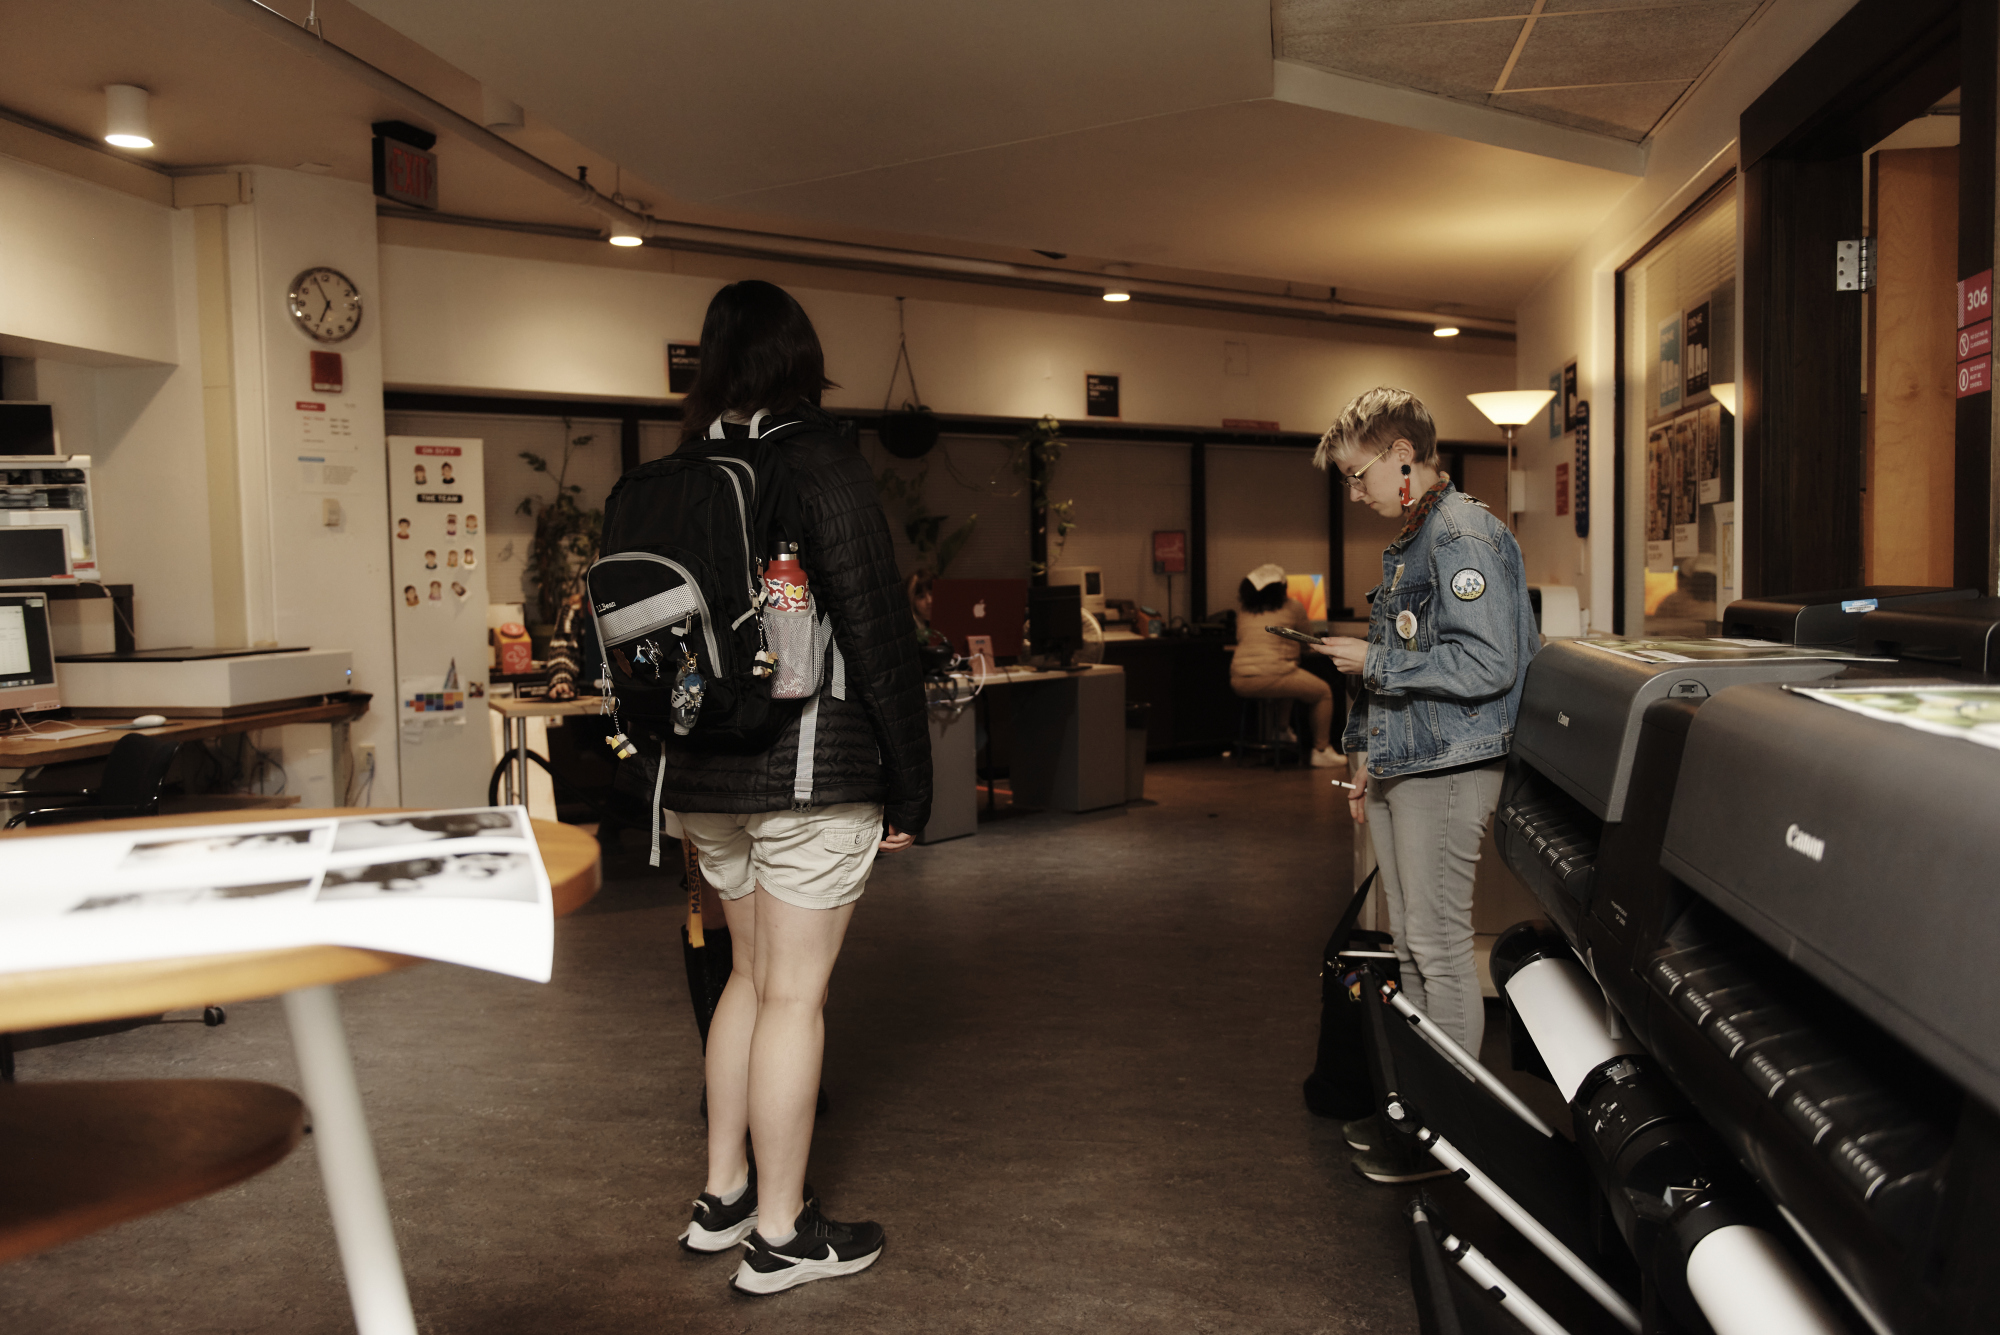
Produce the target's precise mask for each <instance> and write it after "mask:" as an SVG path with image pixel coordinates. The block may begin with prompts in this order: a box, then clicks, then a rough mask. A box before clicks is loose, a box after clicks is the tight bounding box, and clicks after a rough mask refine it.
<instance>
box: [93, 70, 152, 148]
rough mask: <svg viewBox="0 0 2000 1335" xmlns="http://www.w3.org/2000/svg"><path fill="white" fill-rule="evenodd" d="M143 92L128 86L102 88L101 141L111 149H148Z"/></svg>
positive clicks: (149, 133) (148, 128)
mask: <svg viewBox="0 0 2000 1335" xmlns="http://www.w3.org/2000/svg"><path fill="white" fill-rule="evenodd" d="M147 100H148V99H147V95H146V90H145V89H143V88H141V87H139V86H137V85H136V84H129V83H108V84H106V85H104V142H105V143H107V144H110V145H112V146H113V147H115V148H151V147H152V146H153V130H152V126H151V124H150V123H149V122H148V119H147V115H146V103H147Z"/></svg>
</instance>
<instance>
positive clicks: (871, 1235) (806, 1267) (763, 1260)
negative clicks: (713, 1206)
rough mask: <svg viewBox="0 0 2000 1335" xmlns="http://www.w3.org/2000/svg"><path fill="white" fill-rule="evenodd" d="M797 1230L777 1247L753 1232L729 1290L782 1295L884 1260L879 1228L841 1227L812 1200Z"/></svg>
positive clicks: (858, 1271) (800, 1218)
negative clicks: (813, 1282) (785, 1291)
mask: <svg viewBox="0 0 2000 1335" xmlns="http://www.w3.org/2000/svg"><path fill="white" fill-rule="evenodd" d="M794 1227H795V1228H796V1229H797V1231H796V1232H795V1233H793V1235H792V1237H791V1239H790V1241H788V1242H785V1243H782V1244H780V1245H778V1246H775V1247H774V1246H772V1245H771V1244H770V1243H768V1242H766V1241H764V1235H763V1234H762V1233H757V1232H754V1231H753V1232H752V1233H751V1234H750V1238H749V1241H747V1242H746V1243H744V1248H745V1255H744V1257H743V1264H742V1265H740V1266H738V1267H736V1273H735V1275H733V1276H731V1278H730V1280H729V1287H730V1288H732V1289H734V1290H736V1291H737V1292H738V1293H747V1294H752V1295H758V1296H761V1295H763V1294H767V1293H782V1292H783V1291H784V1290H786V1289H791V1288H796V1287H798V1286H799V1285H801V1284H810V1283H811V1282H812V1281H814V1280H816V1279H837V1278H839V1277H840V1276H842V1275H857V1274H860V1273H861V1272H862V1271H863V1270H866V1269H867V1268H868V1267H869V1266H871V1265H874V1264H875V1262H876V1261H877V1260H878V1259H880V1257H881V1255H882V1245H883V1243H884V1241H885V1239H884V1238H883V1236H882V1226H881V1225H880V1224H872V1223H862V1224H837V1223H835V1222H834V1221H833V1220H831V1219H828V1218H827V1217H826V1216H825V1215H823V1214H821V1213H820V1212H819V1206H818V1205H817V1204H815V1203H814V1202H812V1201H810V1200H808V1201H807V1202H806V1208H805V1209H804V1210H802V1211H800V1212H799V1217H798V1222H797V1223H796V1225H795V1226H794Z"/></svg>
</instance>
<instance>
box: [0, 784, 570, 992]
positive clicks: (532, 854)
mask: <svg viewBox="0 0 2000 1335" xmlns="http://www.w3.org/2000/svg"><path fill="white" fill-rule="evenodd" d="M553 905H554V900H553V896H552V894H551V890H550V886H549V878H548V873H547V872H546V870H544V868H543V866H542V858H541V850H540V848H539V847H538V846H537V845H536V842H535V838H534V834H533V831H532V828H531V827H530V826H529V824H528V818H527V812H526V811H524V810H523V809H522V808H520V807H489V808H482V809H466V810H451V811H428V812H420V811H411V812H397V813H393V814H391V813H387V812H385V813H383V814H381V815H378V816H366V817H347V818H341V819H334V818H318V819H301V820H281V821H259V822H243V823H238V824H233V825H232V824H226V823H225V824H217V825H206V826H181V827H177V828H174V829H153V830H127V831H123V832H119V833H109V834H107V833H91V834H72V835H53V836H42V837H37V838H31V839H9V840H6V841H4V842H0V974H4V973H14V972H21V971H28V970H40V969H61V968H76V967H80V966H88V965H98V964H125V963H132V962H136V961H140V960H155V959H174V958H179V957H183V956H194V955H214V954H220V953H226V952H233V951H245V950H281V949H292V948H297V947H301V946H353V947H358V948H361V949H366V950H391V951H395V952H397V953H399V954H405V955H421V956H424V957H426V958H429V959H438V960H448V961H450V962H452V963H455V964H464V965H469V966H471V967H472V968H475V969H491V970H493V971H495V972H498V973H506V974H513V975H516V976H518V977H522V978H528V979H532V980H534V981H536V982H547V981H548V978H549V970H550V965H551V963H552V956H553V948H554V939H555V936H554V907H553Z"/></svg>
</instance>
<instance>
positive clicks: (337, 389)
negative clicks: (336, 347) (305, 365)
mask: <svg viewBox="0 0 2000 1335" xmlns="http://www.w3.org/2000/svg"><path fill="white" fill-rule="evenodd" d="M312 386H313V392H314V393H316V394H339V393H341V392H342V391H343V390H344V389H345V388H346V386H347V372H346V369H345V368H344V367H343V366H342V365H341V361H340V354H339V353H337V352H315V353H313V354H312Z"/></svg>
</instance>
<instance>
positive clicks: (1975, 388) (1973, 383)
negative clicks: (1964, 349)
mask: <svg viewBox="0 0 2000 1335" xmlns="http://www.w3.org/2000/svg"><path fill="white" fill-rule="evenodd" d="M1992 388H1993V359H1992V358H1991V357H1980V358H1976V359H1975V360H1973V361H1969V362H1960V363H1959V364H1958V397H1960V398H1961V399H1969V398H1971V397H1972V396H1973V395H1974V394H1984V393H1985V392H1986V391H1987V390H1989V389H1992Z"/></svg>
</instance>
